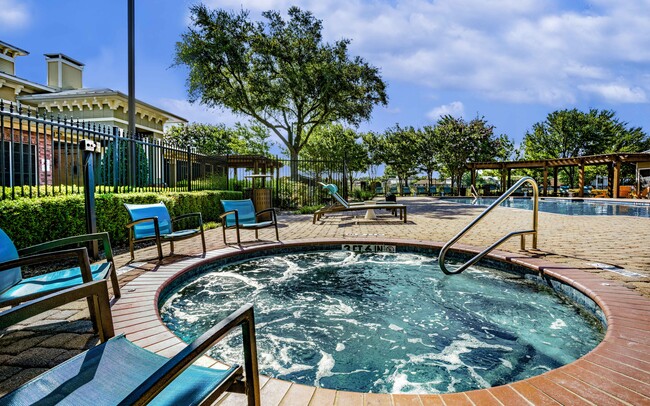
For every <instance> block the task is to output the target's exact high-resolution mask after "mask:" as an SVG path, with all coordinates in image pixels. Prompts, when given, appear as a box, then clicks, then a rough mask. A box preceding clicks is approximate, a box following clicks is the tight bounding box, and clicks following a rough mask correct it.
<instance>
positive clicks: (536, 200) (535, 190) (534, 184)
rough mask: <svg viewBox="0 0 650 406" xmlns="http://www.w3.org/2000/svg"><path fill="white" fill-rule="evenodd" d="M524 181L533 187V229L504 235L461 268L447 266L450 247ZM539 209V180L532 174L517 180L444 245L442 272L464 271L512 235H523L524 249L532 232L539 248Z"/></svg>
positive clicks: (522, 243)
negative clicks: (446, 261)
mask: <svg viewBox="0 0 650 406" xmlns="http://www.w3.org/2000/svg"><path fill="white" fill-rule="evenodd" d="M524 183H530V184H531V185H532V187H533V228H532V230H522V231H513V232H511V233H509V234H507V235H505V236H504V237H502V238H501V239H500V240H498V241H497V242H496V243H494V244H492V245H490V246H489V247H487V248H486V249H484V250H483V251H481V252H480V253H479V254H477V255H476V256H474V257H473V258H472V259H470V260H469V261H467V262H466V263H465V264H463V265H461V266H460V267H459V268H457V269H456V270H454V271H450V270H449V269H447V267H446V266H445V256H446V255H447V251H449V248H451V246H452V245H454V244H455V243H456V242H457V241H458V240H460V239H461V237H463V236H464V235H465V234H466V233H467V232H468V231H469V230H471V229H472V228H473V227H474V226H475V225H476V224H477V223H478V222H479V221H481V220H482V219H483V217H485V216H486V215H487V214H488V213H490V212H491V211H492V210H493V209H494V208H495V207H497V206H499V205H500V204H501V203H502V202H503V201H504V200H506V199H507V198H508V197H510V195H512V194H513V193H514V192H515V191H516V190H517V189H519V187H521V185H523V184H524ZM538 209H539V188H538V187H537V182H535V179H533V178H531V177H530V176H526V177H523V178H521V179H519V181H517V183H515V184H514V185H512V187H510V189H508V190H506V191H505V193H504V194H502V195H501V197H499V198H498V199H497V200H495V201H494V203H492V204H491V205H490V206H489V207H488V208H487V209H485V211H483V213H481V214H480V215H479V216H478V217H476V218H475V219H474V220H472V222H471V223H469V224H468V225H467V226H465V227H464V228H463V229H462V230H461V231H460V232H459V233H458V234H456V235H455V236H454V237H453V238H452V239H451V240H449V241H448V242H447V244H445V245H444V246H443V247H442V250H440V255H439V256H438V264H439V265H440V269H441V270H442V272H444V273H445V274H446V275H454V274H457V273H461V272H463V271H464V270H465V269H467V268H468V267H470V266H472V265H473V264H475V263H476V262H478V261H479V260H480V259H481V258H483V257H484V256H485V255H487V254H488V253H489V252H490V251H492V250H493V249H495V248H496V247H498V246H499V245H501V244H502V243H503V242H505V241H506V240H508V239H510V238H511V237H514V236H515V235H521V238H522V241H521V247H522V249H524V248H525V240H524V236H525V235H526V234H532V236H533V244H532V246H533V249H536V248H537V228H538V214H537V213H538Z"/></svg>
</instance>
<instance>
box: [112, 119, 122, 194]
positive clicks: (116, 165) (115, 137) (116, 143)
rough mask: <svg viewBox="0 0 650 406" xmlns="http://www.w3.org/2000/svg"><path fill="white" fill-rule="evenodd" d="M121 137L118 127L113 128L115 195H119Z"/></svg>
mask: <svg viewBox="0 0 650 406" xmlns="http://www.w3.org/2000/svg"><path fill="white" fill-rule="evenodd" d="M119 135H120V129H119V128H118V127H113V193H118V187H117V185H118V183H119V178H120V164H119V162H120V161H119V160H118V159H119V158H120V155H119V150H120V144H119Z"/></svg>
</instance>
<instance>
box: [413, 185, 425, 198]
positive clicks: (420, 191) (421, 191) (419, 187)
mask: <svg viewBox="0 0 650 406" xmlns="http://www.w3.org/2000/svg"><path fill="white" fill-rule="evenodd" d="M415 194H416V195H418V196H423V195H425V194H427V188H425V187H424V186H422V185H417V186H416V187H415Z"/></svg>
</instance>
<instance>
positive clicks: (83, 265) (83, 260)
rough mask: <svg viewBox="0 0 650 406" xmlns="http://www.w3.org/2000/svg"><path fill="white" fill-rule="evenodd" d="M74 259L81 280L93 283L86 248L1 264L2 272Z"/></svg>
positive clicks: (0, 269) (52, 252)
mask: <svg viewBox="0 0 650 406" xmlns="http://www.w3.org/2000/svg"><path fill="white" fill-rule="evenodd" d="M74 257H76V258H77V260H78V261H79V268H80V269H81V278H82V279H83V281H84V282H91V281H92V280H93V275H92V273H91V272H90V259H89V258H88V250H87V249H86V247H81V248H72V249H67V250H61V251H51V252H45V253H42V254H34V255H29V256H26V257H22V258H17V259H13V260H11V261H5V262H0V272H2V271H5V270H7V269H11V268H16V267H19V266H28V265H35V264H42V263H43V262H53V261H60V260H62V259H64V258H74Z"/></svg>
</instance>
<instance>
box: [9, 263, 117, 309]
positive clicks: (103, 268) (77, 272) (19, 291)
mask: <svg viewBox="0 0 650 406" xmlns="http://www.w3.org/2000/svg"><path fill="white" fill-rule="evenodd" d="M110 266H111V264H110V263H109V262H102V263H98V264H93V265H91V266H90V271H91V273H92V275H93V280H101V279H104V278H106V275H107V274H108V271H109V270H110ZM82 283H83V279H82V278H81V269H80V268H79V267H77V268H69V269H64V270H62V271H56V272H49V273H46V274H43V275H37V276H33V277H31V278H26V279H22V280H20V281H19V282H18V283H16V284H15V285H13V286H12V287H10V288H9V289H7V290H5V291H4V292H2V293H0V306H2V304H3V303H4V302H7V301H10V300H14V299H19V298H21V297H25V296H29V295H33V294H36V293H38V294H42V293H46V292H55V291H57V290H61V289H65V288H68V287H72V286H77V285H81V284H82Z"/></svg>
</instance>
